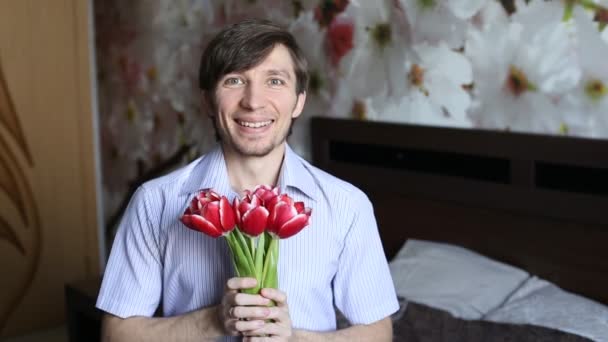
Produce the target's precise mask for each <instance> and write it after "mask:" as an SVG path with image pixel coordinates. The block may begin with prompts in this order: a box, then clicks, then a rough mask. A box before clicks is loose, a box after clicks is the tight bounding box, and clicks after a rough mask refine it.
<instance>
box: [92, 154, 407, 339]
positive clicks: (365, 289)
mask: <svg viewBox="0 0 608 342" xmlns="http://www.w3.org/2000/svg"><path fill="white" fill-rule="evenodd" d="M278 186H279V188H280V189H281V192H282V193H287V194H289V195H290V196H291V197H293V198H294V200H296V201H303V202H304V203H305V205H306V206H307V207H311V208H312V216H311V221H310V225H309V226H308V227H306V228H304V230H302V231H301V232H300V233H298V234H297V235H295V236H293V237H291V238H289V239H285V240H281V241H280V243H279V264H278V272H279V288H280V289H281V290H282V291H284V292H285V293H286V294H287V302H288V303H289V310H290V316H291V319H292V322H293V327H294V328H295V329H306V330H313V331H332V330H335V329H336V319H335V312H334V304H335V306H336V307H337V308H338V309H339V310H340V311H342V312H343V313H344V315H345V316H346V317H347V318H348V319H349V321H350V322H351V323H353V324H369V323H372V322H375V321H378V320H380V319H382V318H384V317H387V316H389V315H390V314H392V313H394V312H395V311H397V310H398V308H399V304H398V302H397V297H396V294H395V289H394V287H393V282H392V280H391V276H390V273H389V269H388V265H387V261H386V258H385V256H384V252H383V249H382V244H381V242H380V238H379V235H378V229H377V225H376V220H375V217H374V213H373V208H372V205H371V203H370V201H369V200H368V198H367V196H366V195H365V194H364V193H363V192H362V191H360V190H359V189H357V188H356V187H354V186H353V185H351V184H349V183H347V182H344V181H342V180H339V179H338V178H336V177H334V176H331V175H329V174H328V173H326V172H323V171H322V170H320V169H318V168H316V167H314V166H312V165H310V164H309V163H308V162H306V161H305V160H304V159H302V158H300V157H299V156H297V155H296V154H295V153H294V152H293V151H292V150H291V149H290V148H289V146H287V148H286V152H285V158H284V162H283V165H282V168H281V172H280V175H279V182H278ZM207 188H212V189H214V190H215V191H216V192H218V193H220V194H223V195H225V196H227V197H228V199H230V200H231V201H232V199H233V198H234V197H235V196H237V193H236V192H234V191H233V190H232V188H231V186H230V184H229V180H228V174H227V171H226V164H225V162H224V157H223V153H222V149H221V148H220V147H219V145H218V146H217V147H216V148H215V149H213V150H212V151H211V152H209V153H208V154H206V155H204V156H202V157H201V158H199V159H197V160H195V161H193V162H192V163H190V164H189V165H187V166H185V167H183V168H181V169H179V170H177V171H174V172H172V173H170V174H168V175H166V176H163V177H160V178H157V179H155V180H152V181H149V182H146V183H145V184H143V185H142V186H141V187H140V188H139V189H138V190H137V191H136V193H135V194H134V195H133V198H132V199H131V202H130V204H129V206H128V208H127V211H126V212H125V215H124V216H123V218H122V221H121V223H120V226H119V229H118V232H117V235H116V238H115V240H114V245H113V246H112V252H111V254H110V258H109V261H108V264H107V267H106V271H105V274H104V278H103V283H102V287H101V290H100V293H99V297H98V299H97V307H98V308H100V309H101V310H103V311H106V312H109V313H111V314H113V315H116V316H119V317H122V318H126V317H130V316H152V315H153V314H154V312H155V310H156V308H157V307H158V306H159V304H161V301H162V308H163V315H164V316H175V315H179V314H183V313H187V312H189V311H193V310H197V309H200V308H204V307H208V306H213V305H216V304H218V303H220V301H221V298H222V295H223V292H224V287H225V284H226V281H227V280H228V279H229V278H230V277H232V276H234V271H233V267H232V264H231V262H230V254H229V250H228V247H227V244H226V242H225V240H224V239H223V238H219V239H214V238H211V237H208V236H206V235H204V234H202V233H199V232H196V231H193V230H190V229H188V228H186V227H185V226H184V225H183V224H182V223H181V222H180V221H179V218H180V216H181V215H182V213H183V212H184V209H185V208H186V207H187V206H188V204H189V202H190V199H191V198H192V196H193V195H194V194H195V193H197V192H198V191H199V190H202V189H207Z"/></svg>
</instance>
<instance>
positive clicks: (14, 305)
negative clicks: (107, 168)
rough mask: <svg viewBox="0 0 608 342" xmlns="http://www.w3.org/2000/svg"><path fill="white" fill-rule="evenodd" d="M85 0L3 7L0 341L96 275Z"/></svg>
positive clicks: (40, 319) (54, 309)
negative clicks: (66, 289)
mask: <svg viewBox="0 0 608 342" xmlns="http://www.w3.org/2000/svg"><path fill="white" fill-rule="evenodd" d="M89 18H90V15H89V5H88V2H87V1H81V0H53V1H36V0H20V1H1V2H0V277H1V278H2V291H0V336H9V335H14V334H18V333H23V332H27V331H31V330H35V329H39V328H46V327H50V326H56V325H58V324H60V323H62V322H63V321H64V319H65V318H64V307H65V304H64V299H63V286H64V284H65V282H69V281H73V280H76V279H82V278H84V277H94V276H97V275H98V274H99V272H100V267H99V259H100V258H99V246H98V241H99V239H98V236H97V235H98V228H99V225H98V218H97V214H98V210H97V199H96V198H97V190H96V183H97V181H96V179H97V177H96V172H95V170H96V167H95V165H96V164H95V158H96V157H95V156H96V152H95V139H94V134H93V133H94V128H93V127H94V126H93V124H94V116H93V110H92V104H91V102H92V98H91V93H92V92H91V77H90V67H91V63H90V57H91V54H90V51H89V50H90V44H89V43H90V37H89V33H90V19H89Z"/></svg>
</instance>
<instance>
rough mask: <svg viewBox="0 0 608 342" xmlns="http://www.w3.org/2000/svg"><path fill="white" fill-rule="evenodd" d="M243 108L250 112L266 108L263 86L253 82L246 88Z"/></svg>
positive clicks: (242, 102)
mask: <svg viewBox="0 0 608 342" xmlns="http://www.w3.org/2000/svg"><path fill="white" fill-rule="evenodd" d="M241 106H243V108H247V109H250V110H256V109H259V108H262V107H264V95H263V89H262V86H261V85H257V84H255V83H253V82H251V83H248V84H247V85H246V86H245V92H244V94H243V98H242V99H241Z"/></svg>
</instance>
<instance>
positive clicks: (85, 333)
mask: <svg viewBox="0 0 608 342" xmlns="http://www.w3.org/2000/svg"><path fill="white" fill-rule="evenodd" d="M100 285H101V279H99V278H97V279H88V280H83V281H77V282H72V283H69V284H66V285H65V304H66V315H67V322H66V323H67V328H68V337H69V340H70V342H80V341H83V342H84V341H86V342H97V341H100V338H101V317H102V311H101V310H99V309H97V308H96V307H95V302H96V301H97V295H98V294H99V287H100Z"/></svg>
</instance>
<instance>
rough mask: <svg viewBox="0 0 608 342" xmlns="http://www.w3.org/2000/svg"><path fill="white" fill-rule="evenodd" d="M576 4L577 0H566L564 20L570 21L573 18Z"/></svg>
mask: <svg viewBox="0 0 608 342" xmlns="http://www.w3.org/2000/svg"><path fill="white" fill-rule="evenodd" d="M575 4H576V0H566V6H565V7H564V16H563V17H562V21H568V20H570V18H572V14H573V13H574V5H575Z"/></svg>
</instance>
